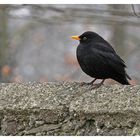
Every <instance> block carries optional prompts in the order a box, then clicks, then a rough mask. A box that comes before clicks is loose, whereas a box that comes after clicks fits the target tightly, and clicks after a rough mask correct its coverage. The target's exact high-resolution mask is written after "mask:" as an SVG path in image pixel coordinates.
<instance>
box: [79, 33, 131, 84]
mask: <svg viewBox="0 0 140 140" xmlns="http://www.w3.org/2000/svg"><path fill="white" fill-rule="evenodd" d="M78 38H79V41H80V44H79V45H78V47H77V51H76V54H77V59H78V62H79V64H80V66H81V68H82V70H83V71H84V72H85V73H86V74H88V75H89V76H91V77H93V78H95V79H108V78H111V79H114V80H115V81H117V82H119V83H121V84H124V85H129V82H128V80H127V79H130V77H129V76H128V74H127V73H126V71H125V68H126V65H125V62H124V61H123V60H122V59H121V58H120V57H119V56H118V55H117V53H116V52H115V50H114V49H113V48H112V46H111V45H110V44H109V43H108V42H107V41H106V40H104V39H103V38H102V37H101V36H99V35H98V34H97V33H95V32H91V31H87V32H85V33H83V34H82V35H80V36H78Z"/></svg>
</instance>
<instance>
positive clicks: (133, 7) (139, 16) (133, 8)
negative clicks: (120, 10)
mask: <svg viewBox="0 0 140 140" xmlns="http://www.w3.org/2000/svg"><path fill="white" fill-rule="evenodd" d="M131 6H132V10H133V13H134V15H135V16H136V17H138V18H140V15H138V14H137V12H136V10H135V6H134V4H131Z"/></svg>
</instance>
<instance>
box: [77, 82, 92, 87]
mask: <svg viewBox="0 0 140 140" xmlns="http://www.w3.org/2000/svg"><path fill="white" fill-rule="evenodd" d="M80 85H81V86H89V85H93V84H92V83H91V82H90V83H86V82H82V83H80Z"/></svg>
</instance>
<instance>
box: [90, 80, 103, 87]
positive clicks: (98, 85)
mask: <svg viewBox="0 0 140 140" xmlns="http://www.w3.org/2000/svg"><path fill="white" fill-rule="evenodd" d="M104 81H105V79H103V80H102V81H101V83H98V84H94V86H93V88H92V89H95V88H99V87H100V86H101V85H103V83H104Z"/></svg>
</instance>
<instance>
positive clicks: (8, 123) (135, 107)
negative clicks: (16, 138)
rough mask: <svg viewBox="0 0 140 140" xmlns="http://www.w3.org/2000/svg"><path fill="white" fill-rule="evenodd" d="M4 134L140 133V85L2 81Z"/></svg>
mask: <svg viewBox="0 0 140 140" xmlns="http://www.w3.org/2000/svg"><path fill="white" fill-rule="evenodd" d="M0 135H38V136H41V135H87V136H89V135H111V136H112V135H140V86H138V85H137V86H122V85H112V86H102V87H100V88H98V89H92V90H91V87H90V86H81V84H80V83H64V82H62V83H25V84H21V83H20V84H19V83H5V84H4V83H2V84H0Z"/></svg>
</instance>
